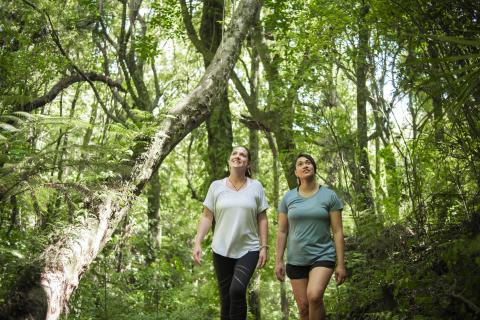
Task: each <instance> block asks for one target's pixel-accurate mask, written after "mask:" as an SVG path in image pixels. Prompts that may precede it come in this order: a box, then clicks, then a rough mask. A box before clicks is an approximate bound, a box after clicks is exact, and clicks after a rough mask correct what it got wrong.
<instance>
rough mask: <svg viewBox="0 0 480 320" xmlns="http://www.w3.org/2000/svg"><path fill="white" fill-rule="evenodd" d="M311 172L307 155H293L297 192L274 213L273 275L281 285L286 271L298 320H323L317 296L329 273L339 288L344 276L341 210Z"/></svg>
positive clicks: (314, 169) (313, 168)
mask: <svg viewBox="0 0 480 320" xmlns="http://www.w3.org/2000/svg"><path fill="white" fill-rule="evenodd" d="M316 172H317V166H316V164H315V161H314V160H313V158H312V157H311V156H310V155H308V154H300V155H298V156H297V158H296V160H295V175H296V176H297V178H298V181H299V186H298V187H297V188H295V189H292V190H290V191H288V192H287V193H286V194H285V196H284V197H283V200H282V202H281V203H280V207H279V208H278V232H277V257H276V262H275V274H276V276H277V279H278V280H280V281H284V280H285V271H286V273H287V276H288V277H289V278H290V283H291V285H292V289H293V294H294V296H295V301H296V302H297V306H298V309H299V313H300V319H301V320H323V319H325V317H326V315H325V307H324V305H323V294H324V292H325V289H326V287H327V285H328V282H329V281H330V278H331V276H332V274H333V272H334V270H335V279H336V282H337V284H341V283H343V282H344V281H345V278H346V275H347V273H346V271H345V263H344V257H343V253H344V247H345V245H344V238H343V227H342V209H343V204H342V201H341V200H340V199H339V198H338V197H337V195H336V193H335V192H334V191H333V190H331V189H329V188H327V187H324V186H321V185H320V184H319V183H318V182H317V180H316V178H315V174H316ZM330 228H331V229H332V231H333V239H334V241H332V237H331V235H330ZM285 247H286V249H287V265H286V268H285V264H284V261H283V256H284V252H285ZM335 262H336V264H335Z"/></svg>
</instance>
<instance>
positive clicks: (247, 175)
mask: <svg viewBox="0 0 480 320" xmlns="http://www.w3.org/2000/svg"><path fill="white" fill-rule="evenodd" d="M236 148H243V149H245V150H247V158H248V163H250V162H251V161H252V156H251V154H250V150H249V149H248V148H247V147H245V146H235V147H233V148H232V151H233V150H235V149H236ZM229 174H230V170H228V174H227V176H228V175H229ZM245 176H246V177H248V178H251V177H252V172H251V171H250V167H248V168H247V171H245Z"/></svg>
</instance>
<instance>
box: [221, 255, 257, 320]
mask: <svg viewBox="0 0 480 320" xmlns="http://www.w3.org/2000/svg"><path fill="white" fill-rule="evenodd" d="M257 263H258V251H251V252H248V253H247V254H245V255H244V256H242V257H240V258H238V259H233V258H227V257H224V256H221V255H219V254H216V253H215V252H214V253H213V267H214V268H215V274H216V275H217V281H218V288H219V290H220V303H221V311H220V316H221V319H222V320H245V319H247V286H248V283H249V282H250V278H251V277H252V275H253V272H254V271H255V267H256V266H257Z"/></svg>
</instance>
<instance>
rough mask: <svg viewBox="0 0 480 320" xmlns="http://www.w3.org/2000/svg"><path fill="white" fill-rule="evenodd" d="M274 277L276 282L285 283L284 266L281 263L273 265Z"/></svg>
mask: <svg viewBox="0 0 480 320" xmlns="http://www.w3.org/2000/svg"><path fill="white" fill-rule="evenodd" d="M275 275H276V276H277V279H278V281H281V282H283V281H285V264H284V263H283V261H282V262H277V263H275Z"/></svg>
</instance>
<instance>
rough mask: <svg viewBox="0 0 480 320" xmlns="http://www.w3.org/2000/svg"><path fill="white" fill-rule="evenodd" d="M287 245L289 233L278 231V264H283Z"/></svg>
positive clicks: (276, 260) (276, 258)
mask: <svg viewBox="0 0 480 320" xmlns="http://www.w3.org/2000/svg"><path fill="white" fill-rule="evenodd" d="M286 243H287V233H286V232H284V231H278V233H277V246H276V253H277V256H276V257H275V262H276V263H283V255H284V253H285V245H286Z"/></svg>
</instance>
